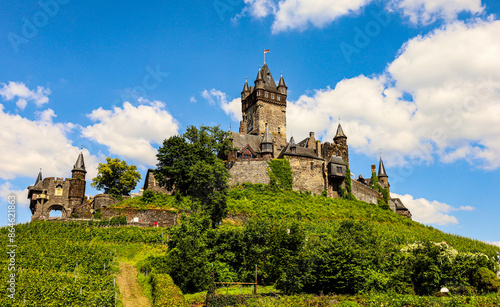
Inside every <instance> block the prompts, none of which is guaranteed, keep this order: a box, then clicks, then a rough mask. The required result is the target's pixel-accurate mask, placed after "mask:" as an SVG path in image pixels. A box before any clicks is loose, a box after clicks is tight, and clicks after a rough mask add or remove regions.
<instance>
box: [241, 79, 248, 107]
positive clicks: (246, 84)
mask: <svg viewBox="0 0 500 307" xmlns="http://www.w3.org/2000/svg"><path fill="white" fill-rule="evenodd" d="M248 95H250V88H249V87H248V81H247V78H245V85H244V86H243V91H241V100H242V101H243V100H244V99H245V98H247V97H248Z"/></svg>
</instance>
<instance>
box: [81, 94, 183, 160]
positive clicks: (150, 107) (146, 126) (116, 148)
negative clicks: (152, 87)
mask: <svg viewBox="0 0 500 307" xmlns="http://www.w3.org/2000/svg"><path fill="white" fill-rule="evenodd" d="M139 102H140V103H141V104H140V105H138V106H137V107H135V106H133V105H132V104H130V103H129V102H124V103H123V107H114V108H113V109H112V110H105V109H103V108H99V109H96V110H93V111H92V113H90V114H88V117H89V118H90V119H91V120H92V121H94V122H97V123H96V124H94V125H92V126H87V127H85V128H83V129H82V135H83V136H84V137H86V138H89V139H93V140H95V141H96V142H98V143H100V144H103V145H105V146H107V147H108V148H109V152H110V153H111V154H116V155H119V156H122V157H123V158H127V159H131V160H133V161H132V162H135V163H141V164H145V165H148V166H153V165H155V164H156V163H157V160H156V154H157V153H158V151H157V149H156V148H154V147H153V144H162V142H163V140H164V139H167V138H169V137H171V136H173V135H176V134H177V133H178V129H179V123H178V122H177V120H176V119H175V118H174V117H173V116H172V115H171V114H170V113H169V112H168V111H166V110H165V104H164V103H163V102H161V101H149V100H146V99H143V98H139ZM128 162H129V163H131V161H128Z"/></svg>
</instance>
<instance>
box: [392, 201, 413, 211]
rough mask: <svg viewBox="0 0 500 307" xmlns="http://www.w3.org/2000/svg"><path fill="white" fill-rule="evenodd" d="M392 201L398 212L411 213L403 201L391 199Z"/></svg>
mask: <svg viewBox="0 0 500 307" xmlns="http://www.w3.org/2000/svg"><path fill="white" fill-rule="evenodd" d="M391 200H392V201H393V202H394V204H395V205H396V210H400V211H409V210H408V208H406V206H405V205H404V204H403V202H402V201H401V199H399V198H391Z"/></svg>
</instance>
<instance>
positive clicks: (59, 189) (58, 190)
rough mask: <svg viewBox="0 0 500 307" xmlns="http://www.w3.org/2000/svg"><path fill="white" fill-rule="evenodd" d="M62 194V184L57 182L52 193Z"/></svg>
mask: <svg viewBox="0 0 500 307" xmlns="http://www.w3.org/2000/svg"><path fill="white" fill-rule="evenodd" d="M62 194H63V189H62V185H60V184H58V185H57V186H56V190H55V192H54V195H55V196H62Z"/></svg>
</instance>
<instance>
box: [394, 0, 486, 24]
mask: <svg viewBox="0 0 500 307" xmlns="http://www.w3.org/2000/svg"><path fill="white" fill-rule="evenodd" d="M392 7H393V8H395V9H397V10H399V11H401V12H402V14H403V15H404V16H406V17H408V19H409V20H410V22H412V23H413V24H424V25H425V24H430V23H432V22H434V21H435V20H437V19H444V20H446V21H451V20H455V19H456V18H457V16H458V14H459V13H461V12H469V13H472V14H479V13H482V12H483V10H484V8H483V6H482V5H481V0H395V1H393V2H392Z"/></svg>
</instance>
